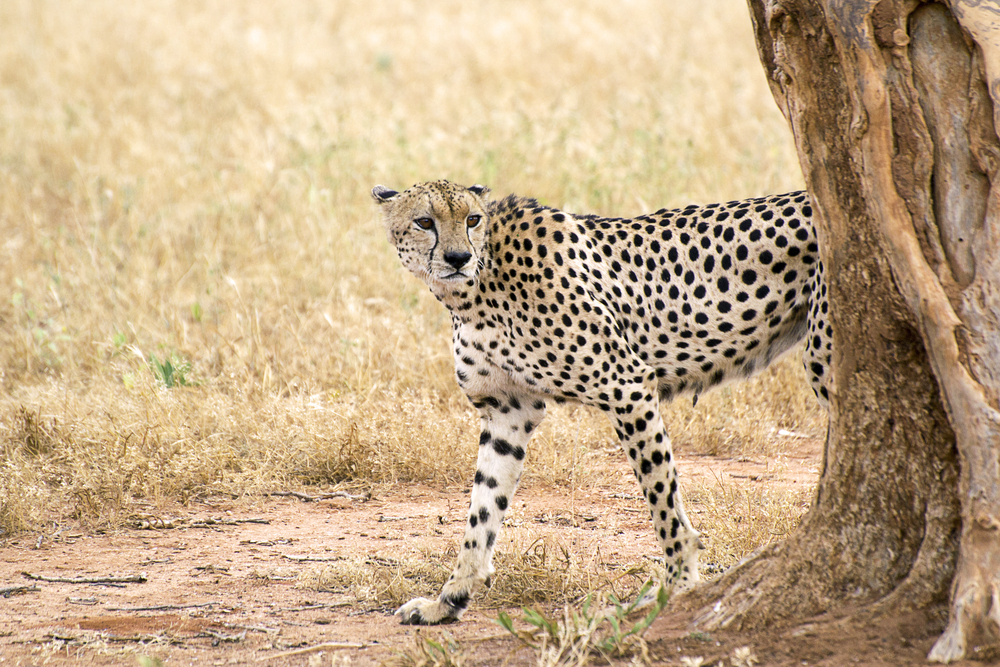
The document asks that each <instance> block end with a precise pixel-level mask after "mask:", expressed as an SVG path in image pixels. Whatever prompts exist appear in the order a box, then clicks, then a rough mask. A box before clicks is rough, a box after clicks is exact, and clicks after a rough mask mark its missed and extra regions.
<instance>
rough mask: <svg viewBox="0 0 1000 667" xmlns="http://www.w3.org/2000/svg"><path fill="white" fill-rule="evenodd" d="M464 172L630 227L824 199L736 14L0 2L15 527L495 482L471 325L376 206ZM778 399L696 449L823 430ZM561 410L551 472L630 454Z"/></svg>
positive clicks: (716, 421) (681, 427)
mask: <svg viewBox="0 0 1000 667" xmlns="http://www.w3.org/2000/svg"><path fill="white" fill-rule="evenodd" d="M441 177H445V178H450V179H453V180H456V181H459V182H463V183H472V182H481V183H487V184H489V185H490V186H491V187H492V188H493V189H494V191H495V192H496V193H497V194H505V193H507V192H509V191H516V192H519V193H521V194H526V195H531V196H535V197H538V198H540V199H541V200H543V201H545V202H548V203H551V204H555V205H559V206H564V207H566V208H568V209H571V210H575V211H580V212H595V213H607V214H612V213H613V214H615V215H630V214H635V213H639V212H641V211H644V210H647V209H651V208H658V207H660V206H669V205H681V204H684V203H687V202H690V201H701V202H705V201H710V200H718V199H732V198H737V197H744V196H749V195H755V194H760V193H766V192H774V191H782V190H788V189H792V188H797V187H800V186H801V178H800V172H799V169H798V166H797V162H796V159H795V155H794V148H793V145H792V143H791V139H790V137H789V134H788V131H787V129H786V126H785V124H784V121H783V120H782V118H781V117H780V115H779V113H778V112H777V110H776V109H775V108H774V104H773V102H772V100H771V97H770V94H769V92H768V90H767V86H766V84H765V81H764V77H763V73H762V71H761V68H760V65H759V63H758V61H757V57H756V53H755V50H754V45H753V41H752V37H751V34H750V29H749V22H748V18H747V16H746V10H745V8H744V7H743V6H742V4H741V2H739V0H711V1H708V2H702V3H662V2H655V1H653V0H630V1H629V2H626V3H624V4H621V3H618V4H608V3H606V2H601V1H598V0H574V1H573V2H570V3H567V2H563V1H559V2H557V1H556V0H541V1H538V0H510V1H509V2H503V3H488V2H485V1H478V2H459V1H458V0H441V1H440V2H435V3H433V4H428V3H418V2H405V1H403V2H384V1H379V0H375V1H374V2H372V1H370V0H369V1H366V2H359V1H357V0H343V1H340V2H321V1H320V0H288V1H287V2H281V3H274V2H266V1H264V0H238V1H236V2H233V1H231V0H230V1H226V2H223V1H221V0H205V1H203V2H191V1H189V0H173V1H171V0H165V1H164V2H155V3H120V2H111V1H110V0H86V1H85V2H84V1H83V0H59V1H58V2H57V1H56V0H4V2H2V3H0V286H2V287H3V289H2V291H0V449H2V452H3V454H2V459H0V529H3V530H5V531H15V530H20V529H24V528H29V527H31V526H33V525H37V524H38V522H39V521H40V520H41V519H42V518H43V517H44V516H45V515H46V514H47V513H49V512H51V511H52V509H53V508H57V507H58V508H63V509H65V508H69V510H70V511H72V512H74V513H75V514H77V515H79V516H81V517H84V518H89V519H91V520H101V521H106V520H114V518H115V517H116V516H117V515H118V514H119V513H121V512H123V511H127V509H128V504H129V502H130V500H131V499H132V498H136V497H142V498H151V499H177V498H179V499H185V498H187V497H190V496H191V495H196V494H203V493H214V492H227V493H233V494H236V495H239V494H243V493H248V492H253V491H255V490H259V489H263V488H272V487H274V486H277V485H295V484H327V483H336V482H341V481H353V482H359V483H380V482H392V481H398V480H425V481H435V482H454V481H459V480H462V479H463V478H464V477H466V476H467V475H468V472H469V471H470V470H471V461H472V457H473V456H474V453H475V452H474V450H475V429H476V428H477V424H478V420H477V419H476V416H475V414H474V413H473V411H472V410H471V408H470V407H469V406H468V405H467V403H466V402H465V400H464V398H463V397H461V395H460V394H459V392H458V390H457V388H456V386H455V383H454V380H453V378H452V362H451V357H450V351H449V319H448V317H447V315H446V313H445V312H444V311H443V310H442V309H441V308H440V307H439V306H438V305H437V304H436V303H435V302H434V300H433V298H431V297H430V295H429V294H428V293H426V290H425V289H424V288H423V286H422V285H420V284H418V283H417V282H416V281H415V279H413V278H411V277H410V276H409V275H408V274H405V272H404V271H403V269H402V268H401V267H400V266H399V265H398V262H397V260H396V259H395V257H394V255H393V252H392V250H391V249H390V248H389V246H388V245H387V243H386V242H385V239H384V237H383V234H382V231H381V229H380V226H379V223H378V222H377V220H376V218H375V215H374V212H373V210H372V206H371V204H370V201H369V197H368V190H369V189H370V187H371V186H372V185H374V184H375V183H385V184H387V185H391V186H396V187H400V186H407V185H409V184H411V183H413V182H416V181H420V180H427V179H434V178H441ZM165 364H169V367H170V369H172V370H171V374H170V377H171V378H172V379H171V381H170V382H168V381H167V380H166V375H165V374H164V372H163V368H164V367H165V366H164V365H165ZM788 368H790V369H791V368H794V365H792V366H789V367H788ZM158 369H159V370H158ZM795 372H796V371H794V370H789V371H788V373H795ZM177 373H181V375H177ZM181 380H183V381H181ZM770 382H771V383H772V385H771V386H773V387H787V386H797V387H798V389H794V390H788V389H787V388H786V389H782V391H784V392H786V393H785V394H783V395H782V396H784V398H781V399H780V400H770V399H767V398H765V399H762V400H760V401H758V402H757V404H758V405H760V406H762V407H760V409H759V410H757V412H754V413H753V415H752V419H741V418H740V417H739V415H738V414H737V412H738V409H737V408H736V407H734V406H735V403H736V401H735V400H730V399H727V398H726V397H725V396H721V395H720V396H721V397H720V398H718V399H712V400H715V401H717V402H716V403H713V404H712V405H713V406H715V407H714V410H713V413H712V414H710V415H709V414H706V413H702V414H703V415H704V417H703V418H701V419H693V420H692V419H691V418H690V413H689V409H688V408H687V407H686V406H683V405H682V406H679V407H675V408H673V410H675V411H677V410H680V412H674V413H672V414H673V416H672V417H671V423H672V425H673V427H674V435H675V436H676V438H677V439H678V440H679V441H682V442H687V441H691V442H692V443H693V444H697V443H698V442H703V441H704V440H705V438H704V437H701V436H705V435H709V434H710V433H720V432H721V433H728V434H729V435H725V436H724V437H722V438H721V440H719V438H718V437H716V440H719V442H714V444H712V443H710V444H709V445H707V446H709V447H711V448H715V449H718V448H720V447H721V448H723V449H725V448H726V447H730V448H731V449H733V448H736V449H738V448H739V446H740V445H739V442H741V438H742V439H743V440H747V441H751V440H753V439H754V438H755V437H757V436H753V435H749V434H752V433H757V432H759V431H760V429H764V428H765V427H766V425H767V424H778V423H782V424H785V423H786V422H787V423H789V424H802V423H803V422H810V420H813V421H815V420H816V419H817V418H816V416H815V413H814V409H813V407H811V405H812V404H811V403H809V402H808V401H810V400H811V399H808V393H807V392H808V390H807V389H806V388H805V384H804V383H803V382H800V381H799V380H798V379H795V380H786V379H785V375H781V376H780V377H778V379H777V380H775V379H774V378H772V379H771V380H770ZM733 391H739V392H742V393H741V394H740V396H742V395H744V394H745V395H746V396H748V397H752V396H754V395H759V394H761V393H762V391H761V389H760V388H759V387H758V388H757V389H754V388H752V387H751V388H748V389H738V390H737V389H734V390H733ZM766 391H767V390H765V392H764V393H766ZM788 391H793V393H794V392H796V391H799V392H801V393H800V394H797V396H799V398H793V399H792V400H788V399H787V395H788V394H787V392H788ZM801 396H806V399H801ZM730 398H731V395H730ZM705 399H708V397H705ZM800 399H801V400H800ZM807 399H808V400H807ZM727 400H728V401H729V402H728V403H727ZM803 406H804V407H803ZM699 407H700V406H699ZM755 410H756V408H755ZM551 422H552V423H551V424H550V425H548V426H547V428H548V430H547V431H543V432H542V433H541V434H540V437H539V438H538V439H537V440H538V443H537V444H536V446H535V451H534V452H533V453H532V456H533V458H534V459H535V460H536V461H537V462H540V463H539V465H538V466H537V468H538V470H540V471H541V472H539V473H537V476H536V478H535V479H538V480H541V481H549V482H552V481H558V480H559V479H562V478H563V477H565V476H566V475H567V473H568V471H569V469H570V466H571V464H570V463H568V462H566V457H561V456H560V455H559V452H560V451H562V450H565V449H566V448H567V443H568V442H574V441H575V442H580V443H581V444H582V445H583V446H584V447H591V448H593V447H607V446H609V444H610V443H611V435H610V431H609V430H608V429H607V428H606V427H605V426H604V425H603V422H602V421H601V420H600V418H599V417H595V416H593V415H591V414H590V413H589V412H587V411H584V412H582V413H581V412H577V411H574V410H557V411H555V412H554V414H553V416H552V419H551ZM696 422H697V423H696ZM706 424H707V425H706ZM699 429H700V430H699ZM720 429H721V431H720ZM727 429H728V430H727ZM740 433H743V434H744V435H740ZM734 434H735V435H734ZM574 439H575V440H574ZM758 439H759V438H758ZM734 443H736V444H734ZM758 444H759V443H758ZM755 446H757V445H755ZM560 461H562V463H560ZM529 470H534V468H531V467H529ZM530 479H531V478H530V477H529V479H528V481H529V482H530Z"/></svg>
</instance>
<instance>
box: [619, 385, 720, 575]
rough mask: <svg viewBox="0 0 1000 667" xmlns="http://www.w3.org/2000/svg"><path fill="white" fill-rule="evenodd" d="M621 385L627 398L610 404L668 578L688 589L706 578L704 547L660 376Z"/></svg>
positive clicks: (621, 393)
mask: <svg viewBox="0 0 1000 667" xmlns="http://www.w3.org/2000/svg"><path fill="white" fill-rule="evenodd" d="M620 385H621V392H617V391H616V392H615V395H616V397H617V396H621V398H620V399H619V400H617V401H616V403H615V404H613V405H610V406H608V409H609V411H611V412H612V413H613V414H612V417H613V419H614V420H615V425H616V430H617V433H618V438H619V440H620V441H621V443H622V448H623V449H624V450H625V452H626V453H627V455H628V459H629V463H631V464H632V469H633V470H634V471H635V476H636V478H637V479H638V480H639V486H640V487H641V488H642V493H643V495H644V496H645V497H646V503H647V505H648V507H649V511H650V514H651V515H652V519H653V529H654V530H655V531H656V538H657V540H658V541H659V543H660V547H661V548H662V549H663V553H664V556H665V558H664V565H665V567H666V574H667V578H666V582H665V583H666V585H667V586H668V588H669V587H673V588H674V590H675V591H678V592H679V591H683V590H686V589H688V588H691V587H692V586H694V585H695V584H696V583H697V582H698V581H699V579H700V577H699V574H698V552H699V550H700V549H701V548H702V547H701V540H700V538H699V533H698V531H696V530H695V529H694V528H693V527H692V526H691V523H690V522H689V521H688V518H687V515H686V514H685V512H684V503H683V502H682V500H681V492H680V487H678V485H677V469H676V467H675V465H674V459H673V451H672V448H671V446H670V439H669V438H668V437H667V432H666V429H665V427H664V425H663V419H662V418H661V416H660V403H659V400H658V398H657V388H656V377H655V375H654V374H653V373H652V372H651V373H649V374H648V375H647V376H646V377H645V378H642V377H640V378H636V380H635V381H632V382H625V381H622V382H621V383H620Z"/></svg>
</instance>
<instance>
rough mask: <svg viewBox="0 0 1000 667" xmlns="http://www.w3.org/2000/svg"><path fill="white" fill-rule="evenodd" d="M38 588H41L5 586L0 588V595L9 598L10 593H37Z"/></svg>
mask: <svg viewBox="0 0 1000 667" xmlns="http://www.w3.org/2000/svg"><path fill="white" fill-rule="evenodd" d="M40 590H42V589H41V588H39V587H38V586H7V587H6V588H0V597H5V598H9V597H10V596H11V595H19V594H21V593H37V592H38V591H40Z"/></svg>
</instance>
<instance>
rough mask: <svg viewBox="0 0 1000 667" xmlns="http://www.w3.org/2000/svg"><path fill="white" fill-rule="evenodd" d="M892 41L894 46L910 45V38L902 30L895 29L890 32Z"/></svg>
mask: <svg viewBox="0 0 1000 667" xmlns="http://www.w3.org/2000/svg"><path fill="white" fill-rule="evenodd" d="M892 41H893V43H894V44H895V45H896V46H906V45H907V44H909V43H910V36H909V35H907V34H906V31H905V30H903V29H902V28H896V29H895V30H893V31H892Z"/></svg>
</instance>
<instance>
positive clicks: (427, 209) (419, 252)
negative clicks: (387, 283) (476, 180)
mask: <svg viewBox="0 0 1000 667" xmlns="http://www.w3.org/2000/svg"><path fill="white" fill-rule="evenodd" d="M488 195H489V188H487V187H485V186H483V185H473V186H471V187H468V188H466V187H462V186H461V185H455V184H454V183H449V182H448V181H433V182H428V183H418V184H417V185H414V186H413V187H411V188H409V189H408V190H404V191H403V192H396V191H395V190H390V189H389V188H386V187H385V186H382V185H376V186H375V187H374V188H372V197H373V198H374V199H375V201H376V202H377V203H378V205H379V208H380V209H381V211H382V220H383V222H384V224H385V232H386V235H387V236H388V238H389V243H391V244H393V245H394V246H395V247H396V252H397V253H399V258H400V260H402V262H403V265H404V266H405V267H406V268H408V269H409V270H410V271H412V272H413V274H414V275H416V276H417V277H418V278H420V279H421V280H423V281H424V282H425V283H427V286H428V287H430V288H431V291H432V292H434V293H435V294H439V293H442V292H447V291H450V290H451V289H453V288H457V287H459V286H460V285H461V284H466V285H468V286H470V287H471V286H472V285H474V284H475V282H476V279H477V278H478V273H479V268H480V266H481V261H482V260H483V253H484V252H486V247H487V246H486V243H487V234H488V232H487V230H488V228H489V224H488V222H489V221H488V219H487V218H488V214H487V211H486V204H487V201H488V199H487V197H488Z"/></svg>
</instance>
